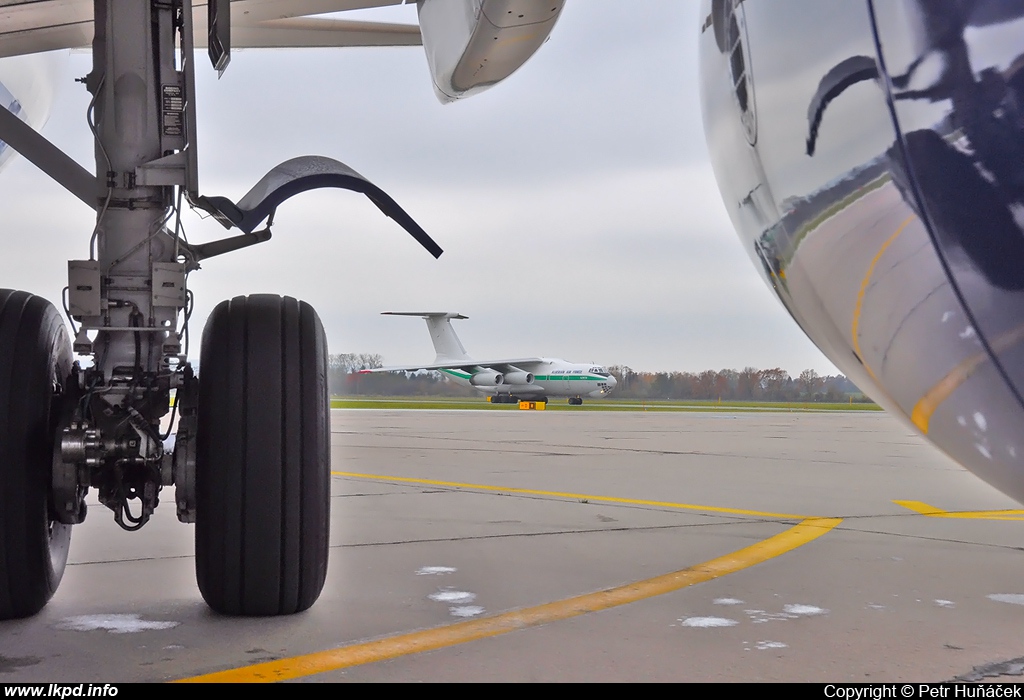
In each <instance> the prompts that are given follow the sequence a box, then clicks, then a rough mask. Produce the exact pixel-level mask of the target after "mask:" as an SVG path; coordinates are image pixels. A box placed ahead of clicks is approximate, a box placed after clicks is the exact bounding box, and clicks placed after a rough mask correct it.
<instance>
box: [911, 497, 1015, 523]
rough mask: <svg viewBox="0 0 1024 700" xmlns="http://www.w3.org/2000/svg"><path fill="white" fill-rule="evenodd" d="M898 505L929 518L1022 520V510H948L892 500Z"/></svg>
mask: <svg viewBox="0 0 1024 700" xmlns="http://www.w3.org/2000/svg"><path fill="white" fill-rule="evenodd" d="M893 503H895V504H896V505H898V506H903V507H904V508H907V509H908V510H912V511H914V512H915V513H920V514H921V515H927V516H928V517H930V518H960V519H964V520H1024V510H960V511H952V512H950V511H948V510H942V509H941V508H936V507H935V506H930V505H928V504H927V503H922V502H921V501H893Z"/></svg>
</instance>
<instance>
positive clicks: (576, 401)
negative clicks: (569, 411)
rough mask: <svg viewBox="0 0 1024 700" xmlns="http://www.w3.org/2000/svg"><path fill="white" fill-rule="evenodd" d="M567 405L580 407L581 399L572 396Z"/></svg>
mask: <svg viewBox="0 0 1024 700" xmlns="http://www.w3.org/2000/svg"><path fill="white" fill-rule="evenodd" d="M569 405H570V406H582V405H583V399H581V398H580V397H579V396H573V397H571V398H570V399H569Z"/></svg>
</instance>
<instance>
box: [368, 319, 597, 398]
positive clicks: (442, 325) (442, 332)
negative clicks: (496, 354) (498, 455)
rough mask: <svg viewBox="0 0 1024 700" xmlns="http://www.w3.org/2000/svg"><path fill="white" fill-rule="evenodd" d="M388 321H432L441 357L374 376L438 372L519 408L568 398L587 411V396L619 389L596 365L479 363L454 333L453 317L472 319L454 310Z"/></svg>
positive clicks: (544, 360)
mask: <svg viewBox="0 0 1024 700" xmlns="http://www.w3.org/2000/svg"><path fill="white" fill-rule="evenodd" d="M383 315H385V316H419V317H420V318H422V319H424V320H425V321H426V322H427V329H428V330H429V331H430V339H431V340H432V341H434V350H435V351H436V352H437V357H435V358H434V361H433V362H432V363H430V364H421V365H411V366H405V367H380V368H378V369H364V370H361V373H363V374H365V373H369V372H415V371H417V370H438V371H440V372H441V373H443V374H444V375H445V376H446V377H448V378H449V379H451V380H452V381H454V382H456V383H458V384H462V385H463V386H471V387H473V388H474V389H476V390H477V391H482V392H484V393H485V394H489V395H490V396H491V397H492V398H491V403H518V402H519V400H520V399H525V400H530V401H544V402H546V401H547V400H548V398H549V397H552V396H566V397H568V398H569V404H570V405H573V406H582V405H583V397H584V396H589V397H591V398H600V397H602V396H607V395H608V394H609V393H611V391H612V389H614V388H615V385H616V384H617V381H616V379H615V377H613V376H612V375H611V373H610V372H609V371H608V370H607V369H605V368H604V367H601V366H600V365H593V364H578V363H574V362H566V361H565V360H559V359H555V358H550V357H519V358H512V359H507V360H474V359H473V358H471V357H470V356H469V355H468V354H467V353H466V348H464V347H463V346H462V342H461V341H460V340H459V336H457V335H455V329H454V328H452V319H453V318H469V317H468V316H463V315H462V314H460V313H454V312H450V311H385V312H384V314H383Z"/></svg>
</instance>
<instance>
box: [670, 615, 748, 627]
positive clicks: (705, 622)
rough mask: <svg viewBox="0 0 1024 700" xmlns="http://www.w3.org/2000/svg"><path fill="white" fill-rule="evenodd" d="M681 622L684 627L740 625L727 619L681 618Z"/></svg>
mask: <svg viewBox="0 0 1024 700" xmlns="http://www.w3.org/2000/svg"><path fill="white" fill-rule="evenodd" d="M679 622H680V623H682V625H683V627H734V626H736V625H738V624H740V623H739V622H737V621H736V620H730V619H729V618H727V617H688V618H686V619H683V618H679Z"/></svg>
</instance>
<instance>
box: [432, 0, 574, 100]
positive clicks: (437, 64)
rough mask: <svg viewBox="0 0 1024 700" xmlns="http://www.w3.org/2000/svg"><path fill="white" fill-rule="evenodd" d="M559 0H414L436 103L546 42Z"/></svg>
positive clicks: (506, 69)
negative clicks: (542, 1) (538, 0)
mask: <svg viewBox="0 0 1024 700" xmlns="http://www.w3.org/2000/svg"><path fill="white" fill-rule="evenodd" d="M564 2H565V0H551V2H545V3H539V2H537V1H536V0H419V2H417V4H416V5H417V7H416V9H417V12H418V14H419V21H420V33H421V34H422V36H423V48H424V49H425V50H426V52H427V63H428V64H429V65H430V74H431V76H432V77H433V80H434V91H435V92H436V93H437V98H438V99H439V100H441V102H452V101H454V100H457V99H459V98H460V97H468V96H469V95H472V94H474V93H477V92H481V91H483V90H486V89H487V88H488V87H490V86H491V85H494V84H496V83H498V82H500V81H502V80H504V79H505V78H507V77H508V76H510V75H511V74H512V73H513V72H514V71H515V70H516V69H518V68H519V67H520V66H521V65H523V64H524V63H526V60H527V59H528V58H530V56H532V55H533V54H534V53H535V52H536V51H537V49H539V48H540V45H541V44H543V43H544V42H545V41H547V38H548V35H549V34H550V33H551V30H552V28H554V26H555V21H556V20H557V19H558V15H559V13H561V11H562V5H563V4H564Z"/></svg>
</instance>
